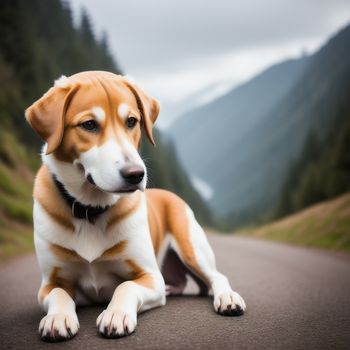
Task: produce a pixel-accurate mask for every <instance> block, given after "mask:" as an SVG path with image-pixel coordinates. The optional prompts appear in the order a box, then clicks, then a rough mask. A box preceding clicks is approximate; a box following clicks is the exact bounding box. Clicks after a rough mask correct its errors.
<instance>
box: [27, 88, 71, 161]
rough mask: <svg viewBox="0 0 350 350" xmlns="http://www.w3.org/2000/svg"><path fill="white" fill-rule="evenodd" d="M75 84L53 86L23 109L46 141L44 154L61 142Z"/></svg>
mask: <svg viewBox="0 0 350 350" xmlns="http://www.w3.org/2000/svg"><path fill="white" fill-rule="evenodd" d="M76 90H77V86H66V87H61V86H54V87H52V88H51V89H50V90H49V91H47V92H46V93H45V94H44V95H43V96H42V97H41V98H40V99H39V100H37V101H36V102H34V103H33V104H32V105H31V106H30V107H28V108H27V109H26V111H25V117H26V119H27V121H28V123H29V124H30V126H31V127H32V128H33V129H34V130H35V131H36V133H37V134H38V135H39V136H40V137H41V138H42V139H43V140H44V141H45V142H47V151H46V154H49V153H52V152H53V151H55V150H56V149H57V147H58V146H59V145H60V144H61V141H62V138H63V132H64V121H65V114H66V110H67V107H68V104H69V101H70V100H71V98H72V97H73V94H74V92H75V91H76Z"/></svg>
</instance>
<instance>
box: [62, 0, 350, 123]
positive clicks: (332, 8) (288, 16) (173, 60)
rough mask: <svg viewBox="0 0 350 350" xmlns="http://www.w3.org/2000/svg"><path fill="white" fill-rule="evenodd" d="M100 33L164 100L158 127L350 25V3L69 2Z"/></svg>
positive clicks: (285, 0)
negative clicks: (86, 17) (84, 11)
mask: <svg viewBox="0 0 350 350" xmlns="http://www.w3.org/2000/svg"><path fill="white" fill-rule="evenodd" d="M68 2H69V3H70V4H71V7H72V9H73V13H74V18H75V20H76V21H79V13H80V10H81V8H82V7H83V6H84V7H85V9H86V10H87V11H88V13H89V15H90V18H91V21H92V24H93V25H94V30H95V33H96V35H97V36H98V37H99V36H101V34H102V32H103V31H105V32H106V33H107V35H108V38H109V44H110V49H111V52H112V53H113V55H114V57H115V58H116V60H117V62H118V63H119V66H120V67H121V68H122V70H123V72H124V73H125V74H127V75H129V76H130V77H131V79H133V80H135V81H136V82H137V83H139V85H140V86H141V87H143V88H144V89H145V90H146V91H148V92H149V93H151V94H152V95H153V96H154V97H156V98H158V99H159V100H160V102H161V117H162V118H161V119H160V126H161V127H163V128H166V127H167V126H169V125H170V123H171V121H172V120H173V119H174V118H175V117H176V116H178V115H179V114H181V112H183V111H185V110H186V108H191V107H193V106H194V105H196V104H200V103H205V102H209V101H210V100H212V99H214V98H215V97H217V96H219V95H220V94H223V93H225V92H227V91H228V90H229V89H231V88H233V87H234V86H237V85H238V84H240V83H242V82H244V81H247V80H249V79H250V78H252V77H253V76H254V75H255V74H257V73H259V72H260V71H262V70H263V69H265V68H267V67H268V66H270V65H272V64H273V63H277V62H280V61H282V60H284V59H288V58H295V57H300V56H301V55H303V54H310V53H312V52H314V51H315V50H317V48H319V47H320V46H321V45H322V44H323V43H324V42H325V41H326V40H327V39H328V38H329V37H330V36H332V35H333V34H335V33H336V32H337V31H338V30H339V29H340V28H341V27H343V26H345V25H346V24H348V23H350V1H349V0H293V1H288V0H246V1H236V0H176V1H172V0H68Z"/></svg>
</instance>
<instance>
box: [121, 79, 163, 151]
mask: <svg viewBox="0 0 350 350" xmlns="http://www.w3.org/2000/svg"><path fill="white" fill-rule="evenodd" d="M124 81H125V83H126V85H127V86H128V87H129V89H130V90H131V91H132V93H133V94H134V96H135V98H136V102H137V105H138V108H139V110H140V112H141V117H142V121H143V125H144V127H145V130H146V134H147V137H148V139H149V141H150V142H151V143H152V145H155V142H154V139H153V134H152V128H153V125H154V123H155V121H156V119H157V117H158V114H159V110H160V106H159V102H158V100H156V99H155V98H153V97H151V96H149V95H148V94H147V93H145V92H144V91H143V90H142V89H141V88H139V87H138V86H137V85H135V84H134V83H131V82H129V81H126V80H124Z"/></svg>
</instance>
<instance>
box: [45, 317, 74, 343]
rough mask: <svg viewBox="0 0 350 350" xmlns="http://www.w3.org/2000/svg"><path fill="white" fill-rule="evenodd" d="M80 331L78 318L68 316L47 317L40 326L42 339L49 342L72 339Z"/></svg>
mask: <svg viewBox="0 0 350 350" xmlns="http://www.w3.org/2000/svg"><path fill="white" fill-rule="evenodd" d="M78 330H79V321H78V318H77V317H76V316H72V315H66V314H53V315H46V316H45V317H44V318H43V319H42V320H41V321H40V324H39V334H40V337H41V339H42V340H44V341H48V342H59V341H63V340H68V339H71V338H73V337H74V336H75V335H76V334H77V333H78Z"/></svg>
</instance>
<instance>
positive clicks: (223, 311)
mask: <svg viewBox="0 0 350 350" xmlns="http://www.w3.org/2000/svg"><path fill="white" fill-rule="evenodd" d="M214 308H215V311H216V312H217V313H218V314H220V315H224V316H240V315H243V313H244V311H245V309H246V305H245V302H244V300H243V298H242V297H241V296H240V295H239V294H238V293H236V292H234V291H230V292H226V293H222V294H219V295H218V296H216V297H215V298H214Z"/></svg>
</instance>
